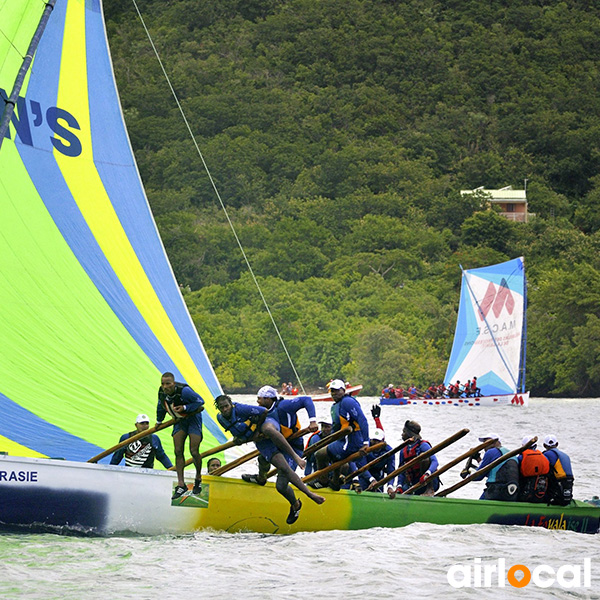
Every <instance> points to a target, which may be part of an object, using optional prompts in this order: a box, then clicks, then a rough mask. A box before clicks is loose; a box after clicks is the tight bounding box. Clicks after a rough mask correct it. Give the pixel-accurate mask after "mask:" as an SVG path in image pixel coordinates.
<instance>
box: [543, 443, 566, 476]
mask: <svg viewBox="0 0 600 600" xmlns="http://www.w3.org/2000/svg"><path fill="white" fill-rule="evenodd" d="M543 454H544V456H545V457H546V458H547V459H548V462H549V463H550V467H551V468H552V469H553V472H554V476H555V477H556V479H565V478H567V477H573V469H572V468H571V459H570V458H569V456H568V455H567V454H565V453H564V452H563V451H562V450H559V449H558V448H550V450H546V451H545V452H544V453H543Z"/></svg>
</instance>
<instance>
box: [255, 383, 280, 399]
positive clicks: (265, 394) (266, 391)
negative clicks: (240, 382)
mask: <svg viewBox="0 0 600 600" xmlns="http://www.w3.org/2000/svg"><path fill="white" fill-rule="evenodd" d="M256 395H257V396H258V397H259V398H277V390H276V389H275V388H274V387H271V386H270V385H263V386H262V387H261V388H260V390H258V393H257V394H256Z"/></svg>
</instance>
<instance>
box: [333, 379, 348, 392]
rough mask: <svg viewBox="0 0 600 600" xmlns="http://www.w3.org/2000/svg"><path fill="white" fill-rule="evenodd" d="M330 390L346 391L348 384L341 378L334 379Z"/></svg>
mask: <svg viewBox="0 0 600 600" xmlns="http://www.w3.org/2000/svg"><path fill="white" fill-rule="evenodd" d="M329 389H330V390H344V391H346V384H345V383H344V382H343V381H342V380H341V379H334V380H333V381H332V382H331V383H330V384H329Z"/></svg>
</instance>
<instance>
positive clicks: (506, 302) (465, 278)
mask: <svg viewBox="0 0 600 600" xmlns="http://www.w3.org/2000/svg"><path fill="white" fill-rule="evenodd" d="M461 268H462V267H461ZM526 308H527V282H526V278H525V267H524V262H523V258H522V257H521V258H515V259H513V260H509V261H507V262H503V263H500V264H497V265H491V266H488V267H481V268H478V269H469V270H463V272H462V287H461V295H460V304H459V309H458V319H457V322H456V332H455V334H454V343H453V345H452V352H451V354H450V360H449V361H448V367H447V369H446V375H445V377H444V384H445V386H446V387H449V386H450V385H451V384H455V383H456V382H457V381H460V382H461V383H462V384H463V385H464V383H465V382H466V381H470V380H472V378H473V377H476V378H477V387H478V388H479V389H480V393H479V394H478V395H476V396H474V395H469V396H467V395H466V394H463V395H462V397H459V398H447V397H444V398H425V397H419V398H383V397H382V398H380V403H381V404H391V405H404V404H419V405H431V406H439V405H446V406H506V405H512V406H527V405H528V403H529V392H527V391H525V349H526V348H525V345H526V341H527V320H526Z"/></svg>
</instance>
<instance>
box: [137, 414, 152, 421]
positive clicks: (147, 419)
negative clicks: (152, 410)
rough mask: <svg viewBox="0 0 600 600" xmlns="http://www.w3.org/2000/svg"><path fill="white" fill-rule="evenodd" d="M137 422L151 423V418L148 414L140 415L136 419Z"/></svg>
mask: <svg viewBox="0 0 600 600" xmlns="http://www.w3.org/2000/svg"><path fill="white" fill-rule="evenodd" d="M135 422H136V423H150V418H149V417H148V415H144V414H141V415H138V416H137V417H136V419H135Z"/></svg>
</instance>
